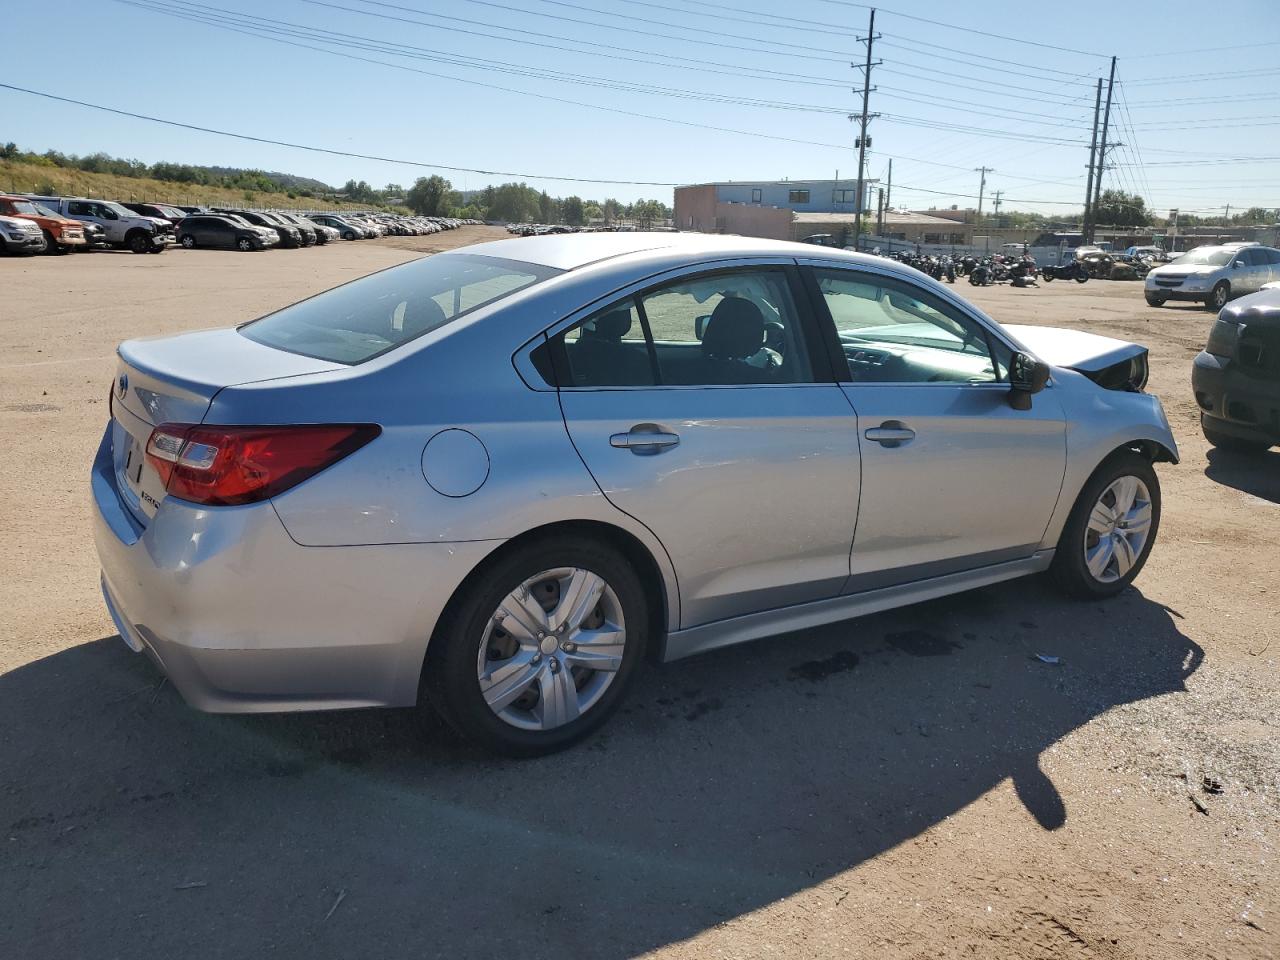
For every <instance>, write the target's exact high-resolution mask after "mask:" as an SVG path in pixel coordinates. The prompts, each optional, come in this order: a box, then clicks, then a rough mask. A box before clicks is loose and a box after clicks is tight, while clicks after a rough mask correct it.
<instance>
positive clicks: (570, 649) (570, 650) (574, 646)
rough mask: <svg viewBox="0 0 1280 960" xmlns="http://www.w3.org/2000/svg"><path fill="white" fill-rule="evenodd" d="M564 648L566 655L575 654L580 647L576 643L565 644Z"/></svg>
mask: <svg viewBox="0 0 1280 960" xmlns="http://www.w3.org/2000/svg"><path fill="white" fill-rule="evenodd" d="M563 646H564V652H565V653H573V652H574V651H575V650H577V649H578V645H577V644H576V643H565V644H564V645H563Z"/></svg>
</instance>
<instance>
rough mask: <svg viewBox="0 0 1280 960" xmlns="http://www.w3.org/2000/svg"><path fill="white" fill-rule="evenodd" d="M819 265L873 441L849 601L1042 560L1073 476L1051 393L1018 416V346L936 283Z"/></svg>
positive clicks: (823, 292) (854, 399)
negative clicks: (1014, 367)
mask: <svg viewBox="0 0 1280 960" xmlns="http://www.w3.org/2000/svg"><path fill="white" fill-rule="evenodd" d="M806 262H808V263H809V264H810V265H811V266H812V268H813V271H812V272H811V273H807V274H806V276H807V277H808V281H809V289H810V291H811V300H812V302H813V303H814V306H815V310H817V311H818V313H819V315H820V317H819V319H820V322H821V323H822V324H823V325H824V326H825V328H826V332H827V336H828V339H829V342H830V343H831V344H832V345H833V350H834V351H839V353H838V354H837V356H836V357H835V359H836V361H837V362H838V363H839V362H843V369H842V370H841V374H840V376H841V379H842V380H843V381H844V382H843V383H842V384H841V389H842V390H843V391H844V393H845V395H846V396H847V397H848V399H849V403H850V405H851V406H852V407H853V409H854V411H855V412H856V416H857V420H858V435H859V442H860V444H861V464H862V480H861V499H860V502H859V507H858V522H857V527H856V530H855V533H854V541H853V547H852V550H851V552H850V561H849V573H850V577H849V581H848V583H847V584H846V586H845V592H847V593H854V592H859V591H862V590H871V589H877V588H880V587H885V586H891V585H895V584H899V583H907V582H911V581H914V580H921V579H925V578H928V577H933V576H942V575H945V574H948V573H956V572H959V571H962V570H968V569H973V568H976V567H981V566H987V565H989V564H992V563H999V562H1003V561H1006V560H1014V559H1020V558H1024V557H1027V556H1030V555H1031V554H1032V553H1034V552H1035V550H1036V549H1037V548H1038V545H1039V544H1040V542H1041V540H1042V539H1043V537H1044V531H1045V529H1046V528H1047V526H1048V524H1049V521H1050V518H1051V517H1052V514H1053V509H1054V507H1055V505H1056V504H1057V499H1058V495H1059V492H1060V490H1061V487H1062V479H1063V474H1064V471H1065V469H1066V425H1065V415H1064V413H1063V410H1062V407H1061V404H1060V403H1058V402H1057V400H1056V399H1055V398H1054V396H1053V390H1052V387H1050V388H1049V389H1046V390H1044V391H1042V392H1041V393H1040V394H1038V395H1036V397H1035V399H1034V402H1033V403H1032V405H1031V409H1029V410H1015V409H1014V408H1013V407H1012V406H1010V404H1009V386H1008V384H1007V382H1002V381H1004V380H1005V379H1006V378H1007V371H1008V367H1009V363H1010V358H1011V357H1012V355H1013V352H1014V348H1013V346H1012V345H1011V344H1009V343H1008V342H1007V341H1005V340H1004V339H1003V335H1002V334H1001V333H1000V332H999V331H998V330H997V329H995V328H993V327H992V326H989V325H988V324H987V322H985V321H984V320H983V319H981V318H979V317H978V316H977V315H976V314H975V313H974V312H973V311H972V310H971V309H970V308H967V307H966V306H965V304H964V303H963V301H961V300H959V298H958V297H956V296H955V295H954V294H952V293H950V292H948V291H946V290H945V289H939V288H938V285H937V284H930V283H928V282H927V281H926V282H924V283H917V282H916V281H915V280H914V279H909V278H908V277H906V276H903V275H901V274H900V273H897V272H893V271H886V270H881V269H877V268H875V267H871V266H867V267H860V268H849V267H848V265H847V264H839V265H835V264H832V263H830V262H823V261H821V260H820V259H818V258H814V259H813V260H809V261H806ZM926 284H927V285H926Z"/></svg>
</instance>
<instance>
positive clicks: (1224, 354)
mask: <svg viewBox="0 0 1280 960" xmlns="http://www.w3.org/2000/svg"><path fill="white" fill-rule="evenodd" d="M1191 387H1192V389H1193V390H1194V391H1195V395H1196V403H1197V404H1198V405H1199V407H1200V427H1201V429H1202V430H1203V431H1204V436H1205V439H1206V440H1208V441H1209V442H1210V443H1211V444H1213V445H1214V446H1215V447H1221V448H1223V449H1226V450H1237V451H1240V452H1243V453H1260V452H1262V451H1264V450H1266V449H1267V448H1269V447H1272V446H1276V445H1277V444H1280V288H1277V289H1264V290H1260V291H1258V292H1257V293H1251V294H1249V295H1248V296H1245V297H1241V298H1240V299H1239V300H1234V301H1232V302H1231V303H1228V304H1227V305H1226V306H1225V307H1223V308H1222V311H1221V312H1220V313H1219V314H1218V319H1217V320H1216V321H1214V324H1213V327H1212V328H1211V329H1210V330H1209V342H1208V344H1207V345H1206V346H1205V348H1204V350H1202V351H1201V352H1200V353H1199V354H1198V355H1197V356H1196V359H1195V364H1194V366H1193V367H1192V371H1191Z"/></svg>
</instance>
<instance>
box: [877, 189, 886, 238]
mask: <svg viewBox="0 0 1280 960" xmlns="http://www.w3.org/2000/svg"><path fill="white" fill-rule="evenodd" d="M876 193H877V194H878V196H879V200H878V202H877V203H876V236H877V237H883V236H884V187H880V188H878V189H877V190H876Z"/></svg>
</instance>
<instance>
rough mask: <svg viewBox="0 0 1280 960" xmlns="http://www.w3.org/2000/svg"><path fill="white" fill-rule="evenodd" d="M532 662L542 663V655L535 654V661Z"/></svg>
mask: <svg viewBox="0 0 1280 960" xmlns="http://www.w3.org/2000/svg"><path fill="white" fill-rule="evenodd" d="M532 662H533V663H541V662H542V654H540V653H535V654H534V655H533V661H532Z"/></svg>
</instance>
